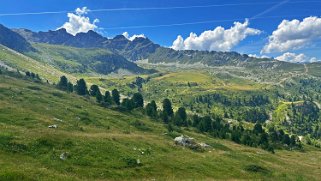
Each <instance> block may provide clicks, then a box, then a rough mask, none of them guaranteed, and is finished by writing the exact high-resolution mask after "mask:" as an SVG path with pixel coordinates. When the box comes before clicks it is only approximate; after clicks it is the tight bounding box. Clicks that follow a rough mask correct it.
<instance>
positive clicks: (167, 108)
mask: <svg viewBox="0 0 321 181" xmlns="http://www.w3.org/2000/svg"><path fill="white" fill-rule="evenodd" d="M163 112H164V113H166V115H167V116H169V117H172V116H173V114H174V112H173V108H172V103H171V101H170V100H169V99H164V100H163Z"/></svg>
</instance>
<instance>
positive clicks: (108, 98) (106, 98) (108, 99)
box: [104, 91, 113, 106]
mask: <svg viewBox="0 0 321 181" xmlns="http://www.w3.org/2000/svg"><path fill="white" fill-rule="evenodd" d="M104 102H105V104H106V105H108V106H109V105H112V103H113V100H112V97H111V95H110V92H109V91H106V92H105V96H104Z"/></svg>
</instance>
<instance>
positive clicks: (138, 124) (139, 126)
mask: <svg viewBox="0 0 321 181" xmlns="http://www.w3.org/2000/svg"><path fill="white" fill-rule="evenodd" d="M131 125H133V126H134V127H135V128H137V129H139V130H141V131H151V129H150V128H149V127H148V126H146V125H145V123H143V122H141V121H138V120H136V121H134V122H133V123H132V124H131Z"/></svg>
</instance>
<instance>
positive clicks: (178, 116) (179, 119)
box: [174, 107, 187, 126]
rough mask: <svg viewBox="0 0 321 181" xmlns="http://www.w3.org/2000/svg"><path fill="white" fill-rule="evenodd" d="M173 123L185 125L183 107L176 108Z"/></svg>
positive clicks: (185, 116)
mask: <svg viewBox="0 0 321 181" xmlns="http://www.w3.org/2000/svg"><path fill="white" fill-rule="evenodd" d="M174 123H175V125H177V126H187V114H186V110H185V108H183V107H180V108H178V110H177V111H176V113H175V117H174Z"/></svg>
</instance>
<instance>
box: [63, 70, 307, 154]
mask: <svg viewBox="0 0 321 181" xmlns="http://www.w3.org/2000/svg"><path fill="white" fill-rule="evenodd" d="M57 87H58V88H59V89H61V90H64V91H68V92H73V91H75V92H76V93H77V94H78V95H81V96H92V97H95V98H96V101H97V103H99V104H100V105H102V106H104V107H108V106H116V107H118V108H120V109H121V110H125V111H131V110H133V109H137V108H139V109H142V110H143V112H144V113H145V114H146V115H147V116H149V117H150V118H152V119H154V120H161V121H162V122H163V123H164V124H165V125H167V128H168V131H170V132H172V131H174V130H176V129H177V128H178V129H179V128H181V127H193V128H196V129H197V130H198V131H200V132H202V133H207V134H209V135H211V136H213V137H218V138H221V139H230V140H232V141H234V142H236V143H238V144H244V145H247V146H252V147H261V148H263V149H266V150H268V151H271V152H274V149H275V148H279V147H287V148H291V149H292V148H301V147H302V146H301V143H300V140H299V139H298V137H297V136H295V135H292V136H290V135H288V134H286V133H285V132H284V131H283V130H276V129H275V128H274V127H272V128H270V129H269V130H268V131H265V129H263V127H262V125H261V123H259V122H257V123H256V124H255V125H254V127H253V129H244V127H243V126H242V125H238V126H235V125H234V126H233V125H231V124H229V123H226V122H225V121H224V120H223V118H222V117H220V116H203V117H202V116H199V115H196V114H195V115H191V116H189V115H188V114H187V112H186V109H185V108H184V107H179V108H178V109H177V111H174V109H173V107H172V103H171V101H170V100H169V99H167V98H166V99H164V100H163V101H162V106H161V107H162V109H160V110H159V109H158V106H157V104H156V102H155V101H151V102H149V103H147V104H146V105H144V98H143V96H142V94H141V93H135V94H133V96H132V97H126V98H123V99H122V100H121V98H120V97H121V95H120V93H119V91H118V90H117V89H113V90H112V91H111V92H110V91H105V93H104V94H102V93H101V91H100V89H99V86H98V85H91V86H90V88H89V89H88V88H87V84H86V82H85V80H84V79H80V80H78V81H77V82H76V85H73V84H72V83H71V82H69V81H68V79H67V78H66V77H65V76H62V77H61V78H60V81H59V82H58V84H57ZM262 99H263V100H266V99H265V98H263V97H261V96H254V97H252V98H251V100H259V101H258V102H262ZM263 102H265V101H263ZM249 115H256V114H249ZM258 115H261V114H258ZM253 119H255V117H253Z"/></svg>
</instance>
